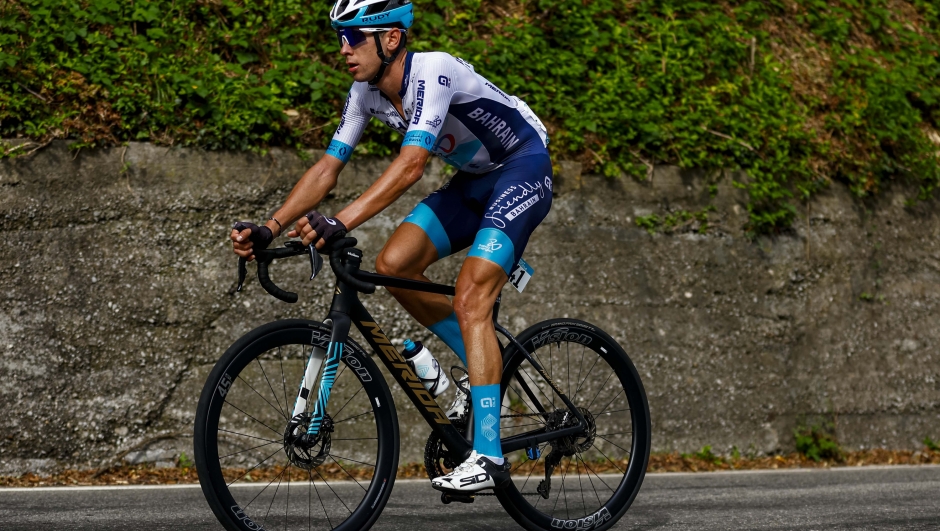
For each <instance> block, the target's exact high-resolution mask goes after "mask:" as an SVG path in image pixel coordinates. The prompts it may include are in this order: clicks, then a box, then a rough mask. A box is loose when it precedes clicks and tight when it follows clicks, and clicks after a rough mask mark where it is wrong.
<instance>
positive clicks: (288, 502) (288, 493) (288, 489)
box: [284, 463, 309, 530]
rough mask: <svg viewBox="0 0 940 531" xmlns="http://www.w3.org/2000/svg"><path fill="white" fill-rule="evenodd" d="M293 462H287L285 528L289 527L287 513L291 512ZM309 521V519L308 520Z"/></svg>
mask: <svg viewBox="0 0 940 531" xmlns="http://www.w3.org/2000/svg"><path fill="white" fill-rule="evenodd" d="M291 466H292V464H291V463H287V506H286V507H284V529H285V530H286V529H287V515H288V513H290V474H291V473H290V469H291ZM308 522H309V520H308Z"/></svg>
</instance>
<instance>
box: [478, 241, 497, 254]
mask: <svg viewBox="0 0 940 531" xmlns="http://www.w3.org/2000/svg"><path fill="white" fill-rule="evenodd" d="M502 248H503V244H501V243H497V242H496V238H491V239H490V241H489V242H488V243H481V244H480V245H477V249H479V250H481V251H485V252H487V253H495V252H496V251H498V250H500V249H502Z"/></svg>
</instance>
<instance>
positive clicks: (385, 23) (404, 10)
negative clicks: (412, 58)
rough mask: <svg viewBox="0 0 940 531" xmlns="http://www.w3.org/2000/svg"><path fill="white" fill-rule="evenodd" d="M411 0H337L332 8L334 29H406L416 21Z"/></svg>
mask: <svg viewBox="0 0 940 531" xmlns="http://www.w3.org/2000/svg"><path fill="white" fill-rule="evenodd" d="M414 20H415V17H414V12H413V9H412V6H411V0H337V2H336V4H334V5H333V9H331V10H330V24H331V25H332V26H333V29H340V28H358V29H360V30H366V31H368V30H369V29H370V28H376V29H378V28H398V29H402V30H406V29H408V28H410V27H411V24H412V23H413V22H414Z"/></svg>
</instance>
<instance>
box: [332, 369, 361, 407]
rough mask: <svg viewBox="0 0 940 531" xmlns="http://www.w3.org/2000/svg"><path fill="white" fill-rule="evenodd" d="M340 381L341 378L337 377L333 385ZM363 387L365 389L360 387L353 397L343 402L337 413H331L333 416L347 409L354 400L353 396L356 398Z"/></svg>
mask: <svg viewBox="0 0 940 531" xmlns="http://www.w3.org/2000/svg"><path fill="white" fill-rule="evenodd" d="M344 367H345V365H344ZM338 381H339V378H337V379H336V380H334V384H333V385H336V383H335V382H338ZM363 389H364V388H363V387H360V388H359V389H358V390H357V391H356V392H355V393H354V394H353V395H352V396H351V397H349V400H347V401H346V403H345V404H343V407H341V408H339V411H337V412H336V413H333V415H331V416H333V417H337V416H339V414H340V413H342V412H343V410H344V409H346V406H347V405H349V403H350V402H351V401H352V399H353V398H356V395H358V394H359V392H360V391H362V390H363Z"/></svg>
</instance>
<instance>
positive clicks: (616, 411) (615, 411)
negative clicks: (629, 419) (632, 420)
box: [597, 408, 630, 416]
mask: <svg viewBox="0 0 940 531" xmlns="http://www.w3.org/2000/svg"><path fill="white" fill-rule="evenodd" d="M624 411H630V408H625V409H615V410H613V411H608V412H607V414H608V415H610V414H611V413H622V412H624ZM597 415H598V416H599V415H600V413H598V414H597Z"/></svg>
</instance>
